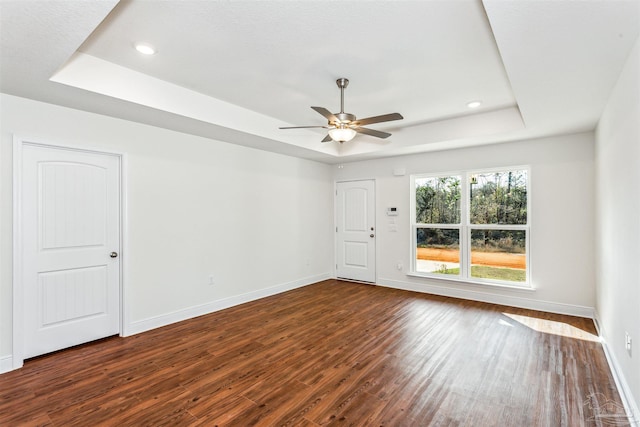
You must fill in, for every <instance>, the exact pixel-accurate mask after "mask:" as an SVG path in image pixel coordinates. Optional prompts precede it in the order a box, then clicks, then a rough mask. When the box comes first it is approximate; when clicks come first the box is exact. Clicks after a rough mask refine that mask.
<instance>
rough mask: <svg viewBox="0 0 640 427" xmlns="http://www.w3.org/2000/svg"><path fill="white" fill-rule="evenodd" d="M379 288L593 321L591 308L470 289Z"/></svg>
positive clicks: (393, 284) (384, 282)
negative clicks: (506, 306) (584, 318)
mask: <svg viewBox="0 0 640 427" xmlns="http://www.w3.org/2000/svg"><path fill="white" fill-rule="evenodd" d="M376 283H377V284H378V285H380V286H386V287H388V288H394V289H403V290H405V291H414V292H422V293H426V294H434V295H440V296H445V297H452V298H460V299H468V300H473V301H482V302H488V303H491V304H499V305H508V306H510V307H518V308H526V309H529V310H538V311H546V312H548V313H557V314H566V315H569V316H577V317H586V318H589V319H593V315H594V309H593V307H585V306H581V305H573V304H563V303H557V302H550V301H540V300H535V299H531V298H524V297H519V296H512V295H498V294H493V293H488V292H481V291H476V290H470V289H460V288H454V287H445V286H437V285H432V284H427V283H410V282H402V281H399V280H391V279H378V281H377V282H376Z"/></svg>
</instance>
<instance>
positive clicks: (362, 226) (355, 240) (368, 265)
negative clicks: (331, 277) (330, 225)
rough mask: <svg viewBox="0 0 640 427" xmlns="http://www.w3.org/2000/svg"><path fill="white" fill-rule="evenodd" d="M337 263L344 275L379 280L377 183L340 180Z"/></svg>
mask: <svg viewBox="0 0 640 427" xmlns="http://www.w3.org/2000/svg"><path fill="white" fill-rule="evenodd" d="M336 197H337V201H336V211H337V215H336V216H337V218H336V219H337V224H336V231H337V235H338V237H337V245H338V247H337V250H336V254H337V265H336V276H337V277H339V278H343V279H351V280H360V281H363V282H375V281H376V265H375V260H376V239H375V229H374V228H375V185H374V182H373V181H351V182H339V183H338V184H337V192H336Z"/></svg>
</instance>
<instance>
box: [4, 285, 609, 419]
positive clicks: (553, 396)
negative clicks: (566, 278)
mask: <svg viewBox="0 0 640 427" xmlns="http://www.w3.org/2000/svg"><path fill="white" fill-rule="evenodd" d="M595 333H596V332H595V329H594V326H593V323H592V322H591V321H590V320H587V319H581V318H575V317H569V316H560V315H553V314H548V313H541V312H535V311H530V310H521V309H514V308H508V307H503V306H496V305H491V304H484V303H477V302H471V301H464V300H456V299H452V298H444V297H436V296H430V295H425V294H418V293H412V292H405V291H399V290H393V289H387V288H381V287H376V286H368V285H360V284H353V283H346V282H340V281H336V280H328V281H324V282H321V283H317V284H314V285H311V286H307V287H304V288H301V289H297V290H294V291H291V292H287V293H284V294H280V295H277V296H273V297H269V298H265V299H262V300H260V301H256V302H252V303H248V304H244V305H241V306H238V307H234V308H231V309H228V310H224V311H221V312H217V313H213V314H210V315H207V316H202V317H199V318H196V319H192V320H189V321H185V322H181V323H178V324H174V325H170V326H167V327H164V328H160V329H156V330H153V331H150V332H146V333H143V334H139V335H136V336H133V337H129V338H119V337H114V338H109V339H106V340H102V341H99V342H95V343H91V344H87V345H84V346H80V347H76V348H72V349H68V350H64V351H61V352H58V353H55V354H51V355H48V356H44V357H40V358H36V359H33V360H30V361H27V363H26V364H25V366H24V368H22V369H20V370H17V371H13V372H9V373H7V374H4V375H1V376H0V398H1V400H0V425H2V426H29V425H53V426H75V425H78V426H94V425H111V426H113V425H118V426H143V425H150V426H159V425H190V426H191V425H193V426H196V425H203V426H215V425H219V426H222V425H236V426H251V425H261V426H272V425H274V426H276V425H286V426H317V425H353V426H365V425H371V426H428V425H434V426H435V425H438V426H580V425H586V426H588V425H606V424H602V419H603V418H601V417H598V414H597V413H595V412H597V411H598V405H601V404H604V403H607V404H608V405H609V406H608V408H612V407H613V408H616V407H617V406H616V405H621V404H620V399H619V396H618V394H617V391H616V389H615V386H614V382H613V379H612V377H611V374H610V372H609V369H608V367H607V363H606V360H605V356H604V353H603V350H602V347H601V344H600V343H599V342H597V339H596V338H595ZM587 401H588V402H587ZM609 410H611V409H609Z"/></svg>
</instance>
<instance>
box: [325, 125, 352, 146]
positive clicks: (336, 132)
mask: <svg viewBox="0 0 640 427" xmlns="http://www.w3.org/2000/svg"><path fill="white" fill-rule="evenodd" d="M356 133H357V132H356V131H355V130H353V129H351V128H348V127H345V126H344V125H342V126H340V127H336V128H333V129H329V136H330V137H331V139H333V140H334V141H336V142H341V143H342V142H349V141H351V140H352V139H353V137H354V136H356Z"/></svg>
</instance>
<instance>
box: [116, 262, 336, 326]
mask: <svg viewBox="0 0 640 427" xmlns="http://www.w3.org/2000/svg"><path fill="white" fill-rule="evenodd" d="M330 278H331V273H325V274H319V275H317V276H311V277H305V278H302V279H299V280H294V281H292V282H287V283H283V284H280V285H276V286H271V287H269V288H265V289H259V290H256V291H252V292H247V293H245V294H241V295H235V296H232V297H229V298H224V299H220V300H216V301H211V302H208V303H206V304H201V305H197V306H193V307H188V308H185V309H182V310H178V311H174V312H171V313H167V314H163V315H160V316H155V317H150V318H147V319H143V320H138V321H136V322H131V323H130V324H128V325H125V327H124V332H123V334H122V335H123V336H130V335H135V334H139V333H141V332H145V331H149V330H151V329H156V328H160V327H162V326H167V325H170V324H172V323H176V322H181V321H183V320H187V319H192V318H194V317H198V316H202V315H205V314H209V313H213V312H215V311H220V310H224V309H225V308H230V307H233V306H236V305H240V304H244V303H247V302H251V301H255V300H258V299H260V298H265V297H268V296H272V295H276V294H280V293H282V292H286V291H290V290H293V289H297V288H301V287H303V286H307V285H310V284H312V283H316V282H320V281H322V280H327V279H330Z"/></svg>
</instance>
